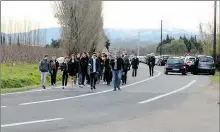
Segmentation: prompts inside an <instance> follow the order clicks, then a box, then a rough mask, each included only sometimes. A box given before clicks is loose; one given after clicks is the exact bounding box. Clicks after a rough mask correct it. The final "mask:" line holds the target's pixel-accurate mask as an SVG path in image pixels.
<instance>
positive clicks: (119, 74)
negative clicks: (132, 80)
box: [112, 70, 122, 90]
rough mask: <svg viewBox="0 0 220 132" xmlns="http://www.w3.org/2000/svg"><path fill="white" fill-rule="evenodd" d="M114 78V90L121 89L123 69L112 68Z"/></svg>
mask: <svg viewBox="0 0 220 132" xmlns="http://www.w3.org/2000/svg"><path fill="white" fill-rule="evenodd" d="M112 74H113V80H114V90H116V88H118V89H120V83H121V77H122V71H121V70H112Z"/></svg>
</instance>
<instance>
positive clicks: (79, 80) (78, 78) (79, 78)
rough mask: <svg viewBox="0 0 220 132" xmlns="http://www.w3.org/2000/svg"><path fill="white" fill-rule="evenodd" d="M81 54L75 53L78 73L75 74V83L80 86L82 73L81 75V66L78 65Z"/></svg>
mask: <svg viewBox="0 0 220 132" xmlns="http://www.w3.org/2000/svg"><path fill="white" fill-rule="evenodd" d="M80 59H81V55H80V53H78V54H77V55H76V61H77V62H78V74H77V83H78V85H79V86H80V85H81V84H82V75H81V66H80Z"/></svg>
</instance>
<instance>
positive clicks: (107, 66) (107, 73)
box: [104, 54, 111, 86]
mask: <svg viewBox="0 0 220 132" xmlns="http://www.w3.org/2000/svg"><path fill="white" fill-rule="evenodd" d="M104 81H105V82H106V83H107V85H108V86H109V85H110V82H111V66H110V59H109V58H108V56H107V55H106V54H105V55H104Z"/></svg>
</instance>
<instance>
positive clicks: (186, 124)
mask: <svg viewBox="0 0 220 132" xmlns="http://www.w3.org/2000/svg"><path fill="white" fill-rule="evenodd" d="M155 69H156V71H155V75H154V76H153V77H149V73H148V69H147V67H146V65H144V64H142V65H141V66H140V68H139V69H138V76H137V77H136V78H132V77H131V73H130V72H129V73H128V84H127V85H124V86H122V91H116V92H114V91H112V86H105V85H103V84H99V85H97V90H96V91H95V92H90V90H89V88H87V87H85V88H83V89H80V88H70V87H69V88H67V89H64V90H63V89H61V88H54V89H46V90H41V89H40V90H35V91H32V92H23V93H16V94H3V95H1V130H2V132H112V131H114V132H197V131H198V132H218V131H219V127H218V126H219V105H217V104H216V101H217V100H218V95H219V94H218V91H215V92H212V91H213V90H210V89H208V88H206V86H208V85H209V84H210V80H209V77H208V76H194V75H191V74H189V75H187V76H182V75H164V74H163V67H156V68H155Z"/></svg>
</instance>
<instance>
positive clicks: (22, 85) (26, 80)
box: [1, 64, 61, 92]
mask: <svg viewBox="0 0 220 132" xmlns="http://www.w3.org/2000/svg"><path fill="white" fill-rule="evenodd" d="M1 71H2V73H1V74H2V76H1V92H15V91H23V90H28V89H32V88H36V87H39V86H40V84H41V81H40V72H39V69H38V64H22V65H7V64H2V65H1ZM47 80H48V81H47V83H48V84H50V77H49V74H48V77H47ZM57 81H61V74H60V73H58V74H57Z"/></svg>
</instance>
